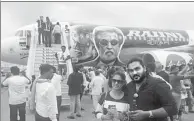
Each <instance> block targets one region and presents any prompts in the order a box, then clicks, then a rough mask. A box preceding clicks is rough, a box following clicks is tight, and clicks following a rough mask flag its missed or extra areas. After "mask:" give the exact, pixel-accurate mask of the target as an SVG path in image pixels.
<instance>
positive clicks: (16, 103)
mask: <svg viewBox="0 0 194 121" xmlns="http://www.w3.org/2000/svg"><path fill="white" fill-rule="evenodd" d="M10 70H11V74H12V75H8V76H7V77H6V79H5V80H4V81H3V82H2V86H8V87H9V88H8V91H9V107H10V121H17V116H18V112H19V117H20V121H26V101H27V100H26V99H27V95H26V85H27V84H30V83H31V81H30V80H29V79H28V78H26V77H25V75H24V76H21V75H19V73H20V69H19V68H18V67H17V66H13V67H11V69H10Z"/></svg>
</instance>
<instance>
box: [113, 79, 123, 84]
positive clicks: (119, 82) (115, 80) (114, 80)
mask: <svg viewBox="0 0 194 121" xmlns="http://www.w3.org/2000/svg"><path fill="white" fill-rule="evenodd" d="M112 82H113V83H116V82H117V83H118V84H123V83H124V81H123V80H117V79H112Z"/></svg>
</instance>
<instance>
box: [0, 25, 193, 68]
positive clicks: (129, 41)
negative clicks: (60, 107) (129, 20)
mask: <svg viewBox="0 0 194 121" xmlns="http://www.w3.org/2000/svg"><path fill="white" fill-rule="evenodd" d="M53 23H56V22H53ZM60 24H61V26H65V25H68V27H69V28H70V39H71V41H69V47H70V48H71V49H70V52H71V53H70V54H71V56H72V57H73V58H76V59H77V61H76V62H75V64H78V65H79V64H81V65H88V62H92V61H95V60H96V59H97V58H98V57H99V50H98V49H97V46H96V44H95V41H94V37H93V31H94V29H95V28H97V27H99V26H101V25H92V24H85V23H73V22H72V23H71V22H60ZM102 26H103V25H102ZM105 27H114V26H105ZM114 28H116V29H118V30H121V31H122V33H123V38H124V42H123V43H122V47H121V48H120V52H119V55H118V58H119V59H120V60H119V61H122V62H123V63H127V61H128V60H129V59H130V58H131V57H133V55H136V54H144V55H146V54H147V55H151V56H152V57H153V59H155V60H156V61H162V62H161V63H163V65H165V66H167V65H168V64H167V63H169V62H170V61H168V62H166V60H167V56H168V55H173V54H175V55H179V56H181V57H182V58H183V59H186V62H188V60H190V59H192V57H191V56H192V55H193V53H194V31H192V30H188V31H187V30H185V31H184V30H163V29H148V28H133V27H114ZM37 30H38V29H37V24H30V25H27V26H24V27H21V28H19V29H18V30H17V31H16V32H15V36H13V37H9V38H6V39H4V40H2V41H1V43H2V46H1V60H2V61H5V62H9V63H15V64H20V65H27V60H28V54H29V49H30V42H31V38H32V37H33V33H34V32H36V34H37ZM80 31H81V32H80ZM82 32H83V33H82ZM80 38H82V39H83V38H85V39H86V40H87V41H88V40H89V41H91V42H89V43H88V42H83V41H85V40H81V39H80ZM79 41H82V43H81V44H82V45H84V46H87V47H85V48H82V49H80V50H78V49H76V50H74V49H73V48H74V47H75V46H76V45H77V44H79V45H81V44H80V42H79ZM87 44H89V45H87ZM90 44H91V46H93V47H92V48H94V49H93V50H92V55H90V56H91V57H85V55H84V54H85V53H86V51H88V49H89V48H90V47H88V46H90ZM75 51H79V54H78V55H76V54H77V53H76V54H75V53H74V52H75ZM84 51H85V52H84ZM180 53H181V54H180ZM158 55H163V56H165V57H163V59H162V58H161V57H162V56H161V57H159V56H158ZM164 58H165V59H164ZM182 58H181V59H182ZM79 59H80V61H79ZM84 59H85V60H84ZM179 60H180V59H179ZM179 60H177V61H176V62H178V61H179ZM181 61H182V60H181Z"/></svg>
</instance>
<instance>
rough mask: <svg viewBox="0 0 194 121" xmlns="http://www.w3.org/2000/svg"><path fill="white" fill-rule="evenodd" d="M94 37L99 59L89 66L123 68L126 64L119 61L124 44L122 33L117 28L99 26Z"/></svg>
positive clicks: (94, 32)
mask: <svg viewBox="0 0 194 121" xmlns="http://www.w3.org/2000/svg"><path fill="white" fill-rule="evenodd" d="M93 35H94V40H95V44H96V47H97V51H98V57H97V58H96V59H95V60H94V61H93V62H91V63H89V65H95V66H96V67H101V66H104V65H109V66H123V65H124V64H123V63H122V62H121V61H120V59H119V53H120V50H121V48H122V45H123V44H124V35H123V33H122V31H121V30H120V29H118V28H116V27H109V26H98V27H96V28H95V29H94V31H93ZM87 65H88V64H87Z"/></svg>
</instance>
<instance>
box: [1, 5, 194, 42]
mask: <svg viewBox="0 0 194 121" xmlns="http://www.w3.org/2000/svg"><path fill="white" fill-rule="evenodd" d="M40 15H43V16H44V17H46V16H49V17H50V18H51V20H52V21H71V20H72V21H82V22H90V23H96V24H103V25H113V26H124V27H144V28H159V29H179V30H194V2H1V39H4V38H6V37H10V36H13V35H14V33H15V31H16V30H17V29H18V28H20V27H22V26H24V25H28V24H32V23H35V22H36V20H37V19H38V18H39V16H40Z"/></svg>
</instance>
